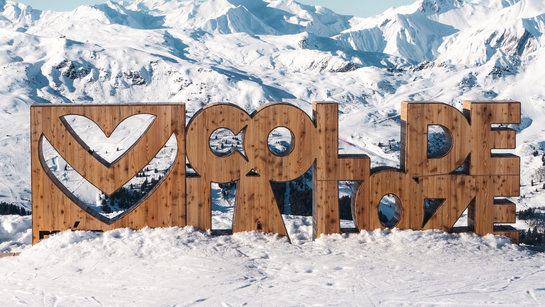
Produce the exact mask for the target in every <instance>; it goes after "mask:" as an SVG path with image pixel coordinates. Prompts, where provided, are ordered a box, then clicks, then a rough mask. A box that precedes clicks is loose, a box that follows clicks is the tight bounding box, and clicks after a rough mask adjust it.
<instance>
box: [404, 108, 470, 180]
mask: <svg viewBox="0 0 545 307" xmlns="http://www.w3.org/2000/svg"><path fill="white" fill-rule="evenodd" d="M401 108H402V112H401V114H402V116H401V121H402V134H405V137H404V138H403V136H402V138H403V139H404V140H403V141H402V142H401V146H402V149H401V152H402V155H401V160H402V161H401V165H402V169H403V170H405V171H406V172H408V173H409V174H411V176H412V177H422V176H430V175H442V174H449V173H451V172H453V171H454V170H456V169H457V168H458V167H460V165H462V163H463V162H464V160H465V159H466V157H467V156H468V154H469V153H470V150H471V147H470V144H471V142H470V140H471V129H470V126H469V123H468V122H467V120H466V118H465V117H464V115H463V114H462V113H461V112H460V111H458V110H457V109H456V108H454V107H452V106H450V105H447V104H444V103H439V102H405V101H404V102H402V105H401ZM430 125H439V126H441V127H442V128H443V129H444V130H445V131H446V133H445V134H446V135H447V143H450V145H451V146H450V147H451V148H450V150H449V151H448V152H447V153H446V154H445V155H443V156H441V157H437V158H434V157H428V153H427V148H428V127H429V126H430Z"/></svg>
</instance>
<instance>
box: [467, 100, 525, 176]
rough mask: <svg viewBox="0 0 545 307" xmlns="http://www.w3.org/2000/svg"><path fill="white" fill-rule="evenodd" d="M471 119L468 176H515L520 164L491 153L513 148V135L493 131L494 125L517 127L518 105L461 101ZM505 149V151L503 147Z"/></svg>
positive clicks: (497, 130) (511, 158)
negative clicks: (513, 125)
mask: <svg viewBox="0 0 545 307" xmlns="http://www.w3.org/2000/svg"><path fill="white" fill-rule="evenodd" d="M464 110H465V113H466V114H469V116H470V117H471V133H472V134H471V160H472V163H471V165H470V168H469V172H470V174H471V175H475V176H481V175H483V176H489V175H518V174H519V173H520V161H519V159H518V157H516V156H513V155H492V153H491V150H492V149H499V148H514V145H515V144H514V142H516V140H514V138H515V135H514V134H513V132H512V131H509V130H502V129H493V128H492V125H493V124H518V123H520V102H516V101H464ZM502 146H506V147H502Z"/></svg>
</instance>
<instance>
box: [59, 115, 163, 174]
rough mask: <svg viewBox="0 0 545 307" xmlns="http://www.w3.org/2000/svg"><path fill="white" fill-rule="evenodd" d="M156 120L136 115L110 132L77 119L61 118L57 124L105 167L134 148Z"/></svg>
mask: <svg viewBox="0 0 545 307" xmlns="http://www.w3.org/2000/svg"><path fill="white" fill-rule="evenodd" d="M155 118H156V116H155V115H151V114H136V115H133V116H130V117H128V118H126V119H124V120H123V121H122V122H121V123H119V125H117V127H115V128H114V130H113V131H111V132H110V131H106V132H105V131H104V130H103V128H104V127H103V128H101V127H99V125H97V123H95V122H94V121H92V120H91V119H89V118H87V117H85V116H81V115H65V116H62V117H61V121H62V122H63V124H64V125H65V126H66V128H67V129H68V131H70V134H72V136H73V137H74V139H76V140H77V141H78V143H80V145H81V146H82V147H83V148H85V149H86V150H87V151H88V152H90V153H91V154H92V155H93V156H94V157H95V158H96V159H97V160H98V161H100V162H101V163H102V164H104V165H105V166H107V167H109V166H110V165H112V164H113V163H115V161H117V160H118V159H119V158H121V157H122V156H123V154H125V152H127V151H128V150H129V149H130V148H132V147H133V146H134V144H136V143H137V142H138V141H139V140H140V139H141V138H142V136H143V135H144V134H145V133H146V131H148V129H149V127H150V126H151V124H152V123H153V121H154V120H155Z"/></svg>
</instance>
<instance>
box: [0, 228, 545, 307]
mask: <svg viewBox="0 0 545 307" xmlns="http://www.w3.org/2000/svg"><path fill="white" fill-rule="evenodd" d="M23 219H24V220H25V222H26V223H27V227H29V226H30V225H29V223H28V221H29V218H28V217H25V218H23ZM0 221H1V223H0V235H2V236H4V234H5V233H4V231H6V230H5V228H6V227H7V228H9V227H11V226H10V225H11V224H10V223H11V222H10V221H9V220H7V219H6V217H0ZM286 222H287V228H288V230H289V231H290V232H291V237H292V243H291V244H290V243H289V242H288V240H287V239H286V238H282V237H278V236H276V235H264V234H261V233H239V234H235V235H233V236H212V235H210V234H209V233H206V232H201V231H196V230H194V229H192V228H191V227H187V228H165V229H143V230H141V231H133V230H130V229H118V230H113V231H109V232H106V233H86V232H81V231H76V232H70V231H68V232H64V233H60V234H57V235H54V236H52V237H51V238H49V239H47V240H43V241H42V242H40V243H39V244H37V245H35V246H34V247H32V248H30V247H28V246H27V247H26V248H24V249H23V252H22V253H21V255H20V256H17V257H7V258H3V259H0V302H2V306H19V305H27V306H59V307H61V306H340V305H342V306H439V305H441V306H445V305H446V306H541V305H543V304H544V303H545V289H544V287H543V280H544V279H545V270H544V269H543V268H544V267H545V254H544V253H536V252H532V251H529V250H527V249H526V248H524V247H519V246H517V245H512V244H511V243H509V241H508V239H507V238H504V237H496V236H491V235H489V236H485V237H479V236H475V235H469V234H461V235H455V234H448V233H444V232H441V231H422V232H413V231H399V230H391V231H374V232H362V233H360V234H350V235H331V236H324V237H323V238H320V239H318V240H316V241H314V242H312V241H310V240H309V238H310V231H311V226H310V225H311V218H310V217H307V218H302V217H298V218H295V217H289V218H287V219H286ZM20 230H21V231H22V229H20ZM8 232H9V230H8ZM23 233H24V232H23ZM24 237H25V239H24V240H26V243H27V244H28V243H29V242H30V234H29V232H28V231H27V232H26V233H25V235H24ZM14 239H15V237H14ZM13 250H16V248H14V249H13Z"/></svg>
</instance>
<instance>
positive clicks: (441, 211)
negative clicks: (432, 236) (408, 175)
mask: <svg viewBox="0 0 545 307" xmlns="http://www.w3.org/2000/svg"><path fill="white" fill-rule="evenodd" d="M421 180H422V184H423V194H424V198H425V199H444V201H443V203H442V204H441V206H440V207H439V208H438V209H437V210H436V211H435V213H434V214H433V215H432V216H431V217H430V219H429V221H428V222H427V223H426V224H425V225H423V229H440V230H444V231H450V230H451V228H452V227H453V226H454V224H455V223H456V222H457V221H458V219H459V218H460V216H461V215H462V213H463V212H464V211H465V209H466V208H467V207H468V206H469V204H470V203H471V201H472V200H473V198H475V196H476V187H475V177H473V176H468V175H441V176H428V177H424V178H421Z"/></svg>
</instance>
